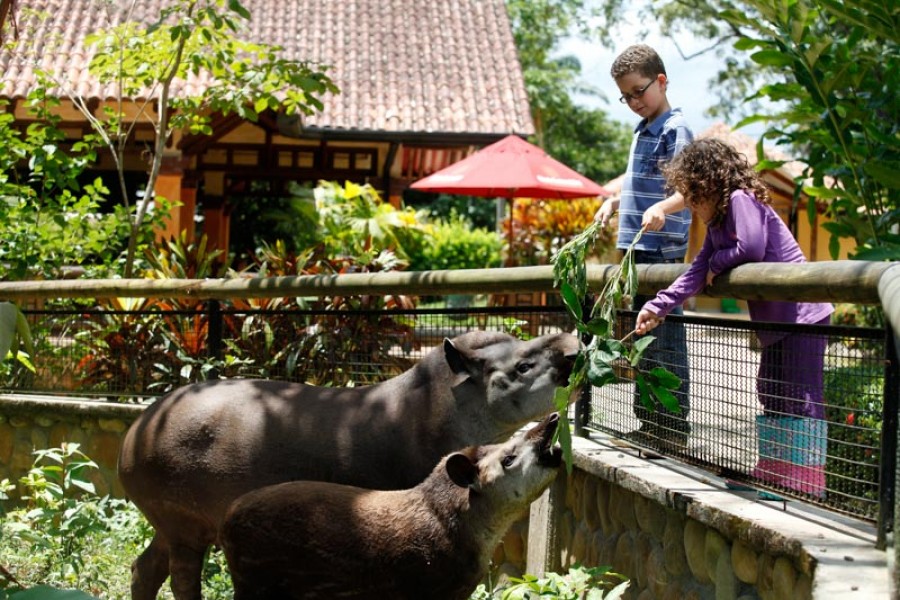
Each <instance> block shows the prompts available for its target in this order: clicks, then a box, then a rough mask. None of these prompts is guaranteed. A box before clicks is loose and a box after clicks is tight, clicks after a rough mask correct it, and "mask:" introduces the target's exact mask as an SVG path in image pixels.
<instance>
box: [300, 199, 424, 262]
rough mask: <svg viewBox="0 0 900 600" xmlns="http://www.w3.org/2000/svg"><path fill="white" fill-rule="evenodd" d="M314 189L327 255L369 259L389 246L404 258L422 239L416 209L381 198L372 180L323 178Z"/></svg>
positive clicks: (362, 260) (390, 249) (363, 260)
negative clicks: (362, 183) (328, 179)
mask: <svg viewBox="0 0 900 600" xmlns="http://www.w3.org/2000/svg"><path fill="white" fill-rule="evenodd" d="M314 193H315V198H316V212H317V213H318V215H319V227H320V228H321V230H322V232H323V233H322V239H323V242H324V245H325V250H324V252H325V255H326V256H329V257H342V256H354V257H357V258H358V259H359V260H360V262H362V263H369V262H371V261H373V260H374V259H375V258H376V257H377V256H378V255H379V254H381V252H382V251H384V250H389V251H390V252H392V253H393V254H395V255H397V256H398V257H400V258H401V259H404V258H406V257H407V255H408V251H407V248H409V247H411V246H413V245H415V244H417V243H418V242H419V241H420V239H421V236H422V230H421V226H420V225H419V223H418V219H417V217H416V213H415V211H413V210H412V209H410V208H404V209H397V208H395V207H394V206H393V205H391V204H390V203H387V202H384V201H382V199H381V196H380V194H379V193H378V191H377V190H376V189H375V188H373V187H372V186H371V185H369V184H365V185H359V184H356V183H351V182H349V181H348V182H346V183H345V184H344V185H343V186H342V185H340V184H339V183H337V182H331V181H321V182H319V185H318V186H317V187H316V189H315V191H314Z"/></svg>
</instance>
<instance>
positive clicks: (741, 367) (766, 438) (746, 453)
mask: <svg viewBox="0 0 900 600" xmlns="http://www.w3.org/2000/svg"><path fill="white" fill-rule="evenodd" d="M620 318H621V319H622V320H623V325H622V329H626V328H627V327H628V325H629V324H630V323H628V320H629V319H633V313H622V314H621V315H620ZM668 321H674V322H676V323H677V324H678V325H679V326H681V327H683V329H684V332H685V337H686V341H687V356H688V371H689V378H688V382H687V383H685V382H683V386H684V387H683V388H682V391H684V392H686V395H687V396H688V398H689V402H687V403H685V402H684V401H681V404H682V407H683V410H682V412H681V413H680V414H666V412H665V411H664V410H657V411H655V412H654V413H649V414H648V412H647V411H646V410H644V409H643V404H642V402H641V400H640V398H639V394H638V391H637V390H636V386H635V384H634V382H632V381H630V379H629V377H628V373H627V372H623V373H622V375H623V376H622V377H621V378H620V379H619V381H618V382H617V383H615V384H613V385H608V386H604V387H603V388H593V389H592V391H591V394H590V398H591V410H590V413H589V418H588V421H587V423H586V424H587V426H588V427H590V428H593V429H596V430H600V431H604V432H607V433H610V434H613V435H615V436H617V437H622V438H624V439H626V440H629V441H630V442H632V443H634V444H635V445H636V446H639V447H643V448H647V449H649V450H651V451H657V452H660V453H661V454H666V455H675V456H677V457H678V458H680V459H681V460H683V461H686V462H690V463H694V464H698V465H701V466H703V467H705V468H708V469H710V470H712V471H714V472H716V473H717V474H719V475H722V476H724V477H726V478H727V479H728V483H729V485H730V487H733V488H735V489H743V488H744V486H745V485H746V484H752V485H753V486H754V487H758V488H761V489H764V490H769V491H771V492H772V494H773V495H783V496H788V497H800V498H803V499H804V500H806V501H808V502H813V503H817V504H821V505H825V506H828V507H829V508H832V509H836V510H840V511H843V512H847V513H850V514H854V515H856V516H860V517H863V518H866V519H872V520H875V519H876V518H877V516H878V511H879V501H880V496H879V480H880V477H881V475H880V465H881V459H882V456H881V434H882V421H883V414H884V411H885V409H886V408H887V409H888V410H891V407H886V406H885V400H886V398H887V399H888V402H891V401H890V397H891V396H890V394H886V390H889V389H891V388H892V386H893V389H896V369H895V368H888V365H889V362H890V361H887V360H886V343H887V340H886V337H885V332H884V331H882V330H880V329H865V328H848V327H835V326H800V325H781V324H760V323H752V322H749V321H740V320H731V319H728V320H724V319H708V318H700V317H690V316H688V317H681V318H679V317H675V316H670V317H669V318H668ZM761 330H765V331H766V332H768V333H769V335H770V336H773V335H774V336H775V337H781V336H784V337H785V338H790V337H794V338H798V337H799V338H805V339H806V340H807V341H808V340H810V339H812V340H814V343H813V345H812V350H811V349H810V347H808V345H803V344H801V349H803V350H805V351H806V353H805V354H803V355H802V356H792V357H782V359H783V360H781V361H780V362H779V363H778V364H782V365H788V367H789V368H785V369H784V370H782V371H781V372H779V373H773V372H771V369H766V368H761V365H762V364H764V362H765V360H766V359H765V357H764V349H763V348H761V347H760V344H759V342H758V341H757V333H758V332H760V331H761ZM654 333H656V331H654ZM659 335H660V336H661V337H662V336H664V335H665V332H662V333H660V334H659ZM657 341H659V340H657ZM816 342H818V344H816ZM654 343H656V342H654ZM816 347H818V348H820V350H821V355H820V356H817V355H816V353H815V351H814V349H815V348H816ZM653 359H654V360H656V361H658V364H660V365H661V366H663V367H665V368H667V369H669V370H670V371H673V372H676V371H677V370H678V369H679V368H680V365H681V362H682V357H681V356H679V355H676V354H674V353H672V352H669V353H665V352H660V353H657V354H655V355H654V356H653ZM791 359H793V360H791ZM649 366H650V365H646V364H642V365H640V368H642V369H646V368H649ZM787 381H790V382H794V383H795V385H793V386H791V385H786V384H785V382H787ZM685 388H686V389H685ZM676 394H677V395H679V396H680V394H678V393H677V392H676ZM894 398H895V400H896V394H894ZM679 400H681V398H679ZM686 404H687V406H686ZM893 410H894V411H896V406H894V407H893Z"/></svg>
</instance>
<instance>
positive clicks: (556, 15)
mask: <svg viewBox="0 0 900 600" xmlns="http://www.w3.org/2000/svg"><path fill="white" fill-rule="evenodd" d="M622 6H623V2H621V0H615V1H612V2H604V3H600V4H598V3H593V2H588V1H586V0H506V7H507V11H508V13H509V16H510V21H511V23H512V28H513V37H514V38H515V42H516V49H517V50H518V54H519V60H520V62H521V63H522V72H523V76H524V79H525V88H526V90H527V92H528V102H529V105H530V106H531V112H532V116H533V118H534V122H535V126H536V129H537V134H536V138H537V140H536V143H537V144H538V145H539V146H541V147H542V148H544V149H545V150H547V152H548V154H550V155H551V156H553V157H554V158H556V159H557V160H559V161H561V162H563V163H564V164H566V165H568V166H569V167H571V168H573V169H575V170H576V171H578V172H579V173H581V174H582V175H584V176H585V177H588V178H589V179H593V180H595V181H599V182H604V181H608V180H610V179H612V178H613V177H615V176H617V175H619V174H620V173H622V172H623V171H624V170H625V165H626V162H627V157H628V145H629V143H630V141H631V129H630V127H629V126H628V125H626V124H622V123H617V122H614V121H611V120H610V119H609V118H608V117H607V115H606V113H605V112H604V111H602V110H596V109H587V108H584V107H582V106H579V105H577V104H576V103H575V102H574V101H573V100H572V95H573V94H574V93H579V94H587V95H593V96H599V97H602V98H605V95H604V94H603V93H602V92H599V91H598V90H595V89H592V88H589V87H588V86H586V85H585V84H584V83H583V82H582V81H581V79H580V75H581V64H580V63H579V62H578V60H577V59H576V58H575V57H573V56H561V57H560V56H557V52H556V51H557V48H558V45H559V41H560V39H561V38H562V37H564V36H568V35H570V34H571V33H572V32H573V31H574V32H577V33H578V34H579V35H583V36H587V37H591V38H595V39H600V40H606V41H609V36H608V33H607V31H606V29H604V28H597V27H596V26H595V25H594V23H595V19H597V18H601V17H602V19H603V20H605V22H612V21H613V20H614V19H615V18H616V17H617V16H618V15H619V14H620V13H621V8H622Z"/></svg>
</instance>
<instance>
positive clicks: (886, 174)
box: [863, 161, 900, 189]
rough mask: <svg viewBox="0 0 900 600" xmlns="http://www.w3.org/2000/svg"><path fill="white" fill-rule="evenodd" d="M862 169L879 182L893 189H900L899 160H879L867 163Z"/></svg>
mask: <svg viewBox="0 0 900 600" xmlns="http://www.w3.org/2000/svg"><path fill="white" fill-rule="evenodd" d="M863 170H864V171H865V172H866V173H868V174H869V175H871V176H872V177H873V178H874V179H875V180H876V181H878V182H879V183H881V184H883V185H885V186H887V187H889V188H894V189H900V162H897V161H892V162H891V161H881V162H877V163H868V164H866V165H865V166H864V167H863Z"/></svg>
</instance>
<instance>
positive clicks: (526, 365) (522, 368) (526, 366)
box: [516, 362, 534, 373]
mask: <svg viewBox="0 0 900 600" xmlns="http://www.w3.org/2000/svg"><path fill="white" fill-rule="evenodd" d="M533 367H534V364H533V363H530V362H520V363H519V364H517V365H516V371H518V372H519V373H527V372H528V371H530V370H531V369H532V368H533Z"/></svg>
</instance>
